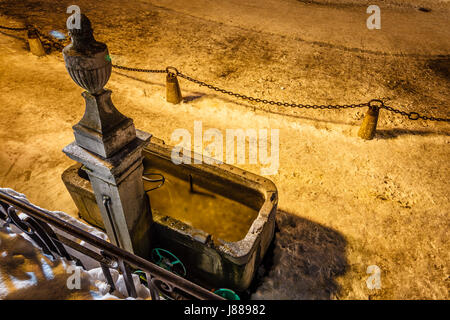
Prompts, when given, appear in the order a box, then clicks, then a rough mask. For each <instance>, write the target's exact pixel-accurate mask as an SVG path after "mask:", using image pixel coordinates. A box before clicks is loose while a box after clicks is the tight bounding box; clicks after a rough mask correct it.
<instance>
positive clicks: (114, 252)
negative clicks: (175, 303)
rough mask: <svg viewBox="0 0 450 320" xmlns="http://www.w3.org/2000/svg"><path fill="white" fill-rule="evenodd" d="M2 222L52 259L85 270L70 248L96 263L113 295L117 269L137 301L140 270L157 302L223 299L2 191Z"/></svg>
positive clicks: (0, 193) (0, 209) (0, 194)
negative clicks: (113, 272) (135, 278)
mask: <svg viewBox="0 0 450 320" xmlns="http://www.w3.org/2000/svg"><path fill="white" fill-rule="evenodd" d="M18 213H24V215H20V217H19V215H18ZM0 220H3V221H4V223H6V224H13V225H15V226H16V227H17V228H19V229H20V230H21V231H23V232H25V233H26V234H27V235H28V236H29V237H30V238H31V239H32V240H33V241H34V242H35V243H36V244H37V245H39V246H40V247H41V248H42V250H43V252H44V253H45V254H48V255H51V256H53V257H58V256H59V257H63V258H66V259H68V260H70V261H75V262H76V263H77V264H78V265H81V266H82V263H81V261H80V259H78V258H77V257H75V256H74V255H71V254H69V253H68V251H67V250H66V248H67V247H69V248H71V249H72V250H74V251H75V252H77V253H78V254H81V255H84V256H87V257H89V258H91V259H94V260H95V261H97V262H98V263H99V264H100V267H101V268H102V271H103V274H104V276H105V279H106V280H107V282H108V284H109V285H110V292H113V291H114V290H115V286H114V281H113V279H112V276H111V272H110V269H116V270H118V271H119V272H120V273H122V275H123V278H124V282H125V286H126V289H127V292H128V295H129V296H130V297H134V298H136V297H137V293H136V287H135V285H134V282H133V277H132V270H133V269H139V270H141V271H142V272H144V273H145V275H146V280H147V287H148V288H149V290H150V294H151V297H152V299H154V300H159V299H160V295H162V296H163V297H166V298H169V299H177V300H185V299H201V300H223V299H224V298H222V297H220V296H218V295H216V294H214V293H213V292H211V291H208V290H207V289H205V288H203V287H201V286H199V285H197V284H195V283H193V282H191V281H189V280H187V279H185V278H183V277H180V276H178V275H176V274H174V273H172V272H170V271H168V270H165V269H163V268H161V267H159V266H158V265H156V264H154V263H152V262H150V261H148V260H145V259H143V258H141V257H139V256H136V255H134V254H132V253H130V252H128V251H125V250H123V249H121V248H119V247H117V246H115V245H113V244H111V243H109V242H107V241H105V240H103V239H101V238H99V237H96V236H94V235H92V234H91V233H89V232H87V231H84V230H82V229H80V228H78V227H77V226H74V225H72V224H71V223H69V222H67V221H64V220H62V219H60V218H58V217H56V216H53V215H51V214H49V213H48V212H46V211H44V210H42V209H40V208H38V207H36V206H34V205H32V204H30V203H28V202H26V201H23V200H21V199H18V198H16V197H13V196H11V195H10V194H8V193H6V192H3V191H0ZM58 231H60V232H61V233H65V234H68V235H69V236H71V237H73V238H75V239H78V240H81V241H84V243H86V244H87V245H89V246H91V247H93V248H95V249H96V250H97V251H95V250H92V249H90V248H88V247H87V246H86V245H81V244H79V243H78V242H76V241H74V240H71V239H69V238H68V237H66V236H64V235H62V234H61V233H60V232H58Z"/></svg>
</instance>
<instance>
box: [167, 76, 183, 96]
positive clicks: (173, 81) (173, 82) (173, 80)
mask: <svg viewBox="0 0 450 320" xmlns="http://www.w3.org/2000/svg"><path fill="white" fill-rule="evenodd" d="M171 68H172V69H174V70H175V72H171V71H170V69H171ZM177 73H178V71H177V69H175V68H173V67H168V68H167V76H166V101H167V102H170V103H173V104H179V103H180V102H181V100H183V97H182V95H181V89H180V84H179V83H178V79H177Z"/></svg>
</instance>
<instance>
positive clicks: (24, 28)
mask: <svg viewBox="0 0 450 320" xmlns="http://www.w3.org/2000/svg"><path fill="white" fill-rule="evenodd" d="M0 29H4V30H10V31H25V30H27V29H28V28H27V27H17V28H14V27H6V26H0Z"/></svg>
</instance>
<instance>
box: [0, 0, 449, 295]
mask: <svg viewBox="0 0 450 320" xmlns="http://www.w3.org/2000/svg"><path fill="white" fill-rule="evenodd" d="M69 4H73V3H69V2H65V1H62V2H58V3H57V4H55V3H54V2H53V1H50V0H41V1H22V2H20V3H16V1H0V14H1V16H0V24H8V25H12V24H15V23H16V24H17V25H20V23H21V22H22V18H23V17H25V16H26V17H28V18H29V19H30V21H33V22H34V23H35V24H36V25H37V26H38V27H39V28H40V29H41V30H43V31H44V32H48V31H50V30H53V29H59V30H62V31H64V26H65V20H66V18H67V15H66V13H65V8H66V7H67V6H68V5H69ZM77 4H78V5H79V6H80V7H81V9H82V11H83V12H85V13H86V14H87V15H88V16H89V17H90V18H91V20H92V21H93V25H94V29H95V31H96V37H97V38H98V39H99V40H101V41H104V42H106V43H107V44H108V46H109V48H110V52H111V54H112V56H113V61H114V62H115V63H117V64H125V65H128V66H140V67H148V68H164V67H165V66H167V65H173V66H176V67H177V68H179V69H180V70H182V71H183V72H185V73H187V74H189V75H192V76H194V77H197V78H199V79H202V80H207V81H209V82H211V83H214V84H216V85H218V86H222V87H225V88H227V89H228V88H229V89H234V90H236V91H239V92H240V93H243V94H247V95H255V96H260V97H263V98H273V99H276V100H283V101H293V102H301V103H318V104H326V103H358V102H366V101H368V100H370V99H372V98H375V97H387V98H388V99H387V100H386V101H388V102H389V104H390V105H392V106H393V107H396V108H400V109H402V110H407V111H413V110H414V111H418V112H423V113H426V114H432V115H435V116H443V117H447V118H448V117H449V116H450V109H449V104H448V101H449V98H450V95H449V93H450V61H449V54H450V43H449V41H450V40H449V39H450V37H449V34H450V27H449V26H448V16H449V11H450V6H449V3H448V1H427V2H425V1H419V0H417V1H396V0H393V1H388V0H387V1H380V2H378V4H379V6H380V7H381V10H382V29H381V30H376V31H375V30H374V31H369V30H367V29H366V27H365V19H366V17H367V16H368V15H367V14H366V13H365V9H366V5H367V4H369V2H368V1H357V2H355V1H346V2H344V1H319V0H318V1H294V0H277V1H275V0H265V1H249V0H245V1H227V2H213V1H201V0H195V1H189V3H186V2H185V1H184V2H183V1H162V0H161V1H158V0H152V1H148V0H146V1H144V0H141V1H135V2H132V3H131V2H123V1H108V2H106V1H96V2H91V1H86V0H82V1H81V0H80V1H77ZM370 4H377V2H376V1H375V2H373V1H370ZM421 6H422V7H423V6H426V10H424V11H420V10H419V8H420V7H421ZM428 9H429V10H431V11H429V10H428ZM19 35H20V36H22V37H23V35H21V34H17V33H11V32H1V33H0V51H1V52H2V54H1V55H0V86H1V90H2V94H1V95H0V105H1V106H2V116H1V117H0V146H1V148H2V153H1V154H0V185H2V186H5V187H11V188H14V189H16V190H17V191H19V192H22V193H25V194H26V195H27V196H28V197H29V199H30V200H31V201H32V202H34V203H36V204H38V205H40V206H42V207H46V208H48V209H50V210H57V209H58V210H64V211H66V212H68V213H70V214H72V215H76V210H75V207H74V205H73V203H72V201H71V199H70V197H69V195H68V193H67V191H66V190H65V188H64V185H63V184H62V182H61V179H60V175H61V173H62V171H63V170H64V169H65V168H67V167H68V166H69V165H70V164H71V161H70V160H68V159H67V158H66V157H65V156H64V155H63V154H62V152H61V150H62V148H63V147H64V146H65V145H67V144H68V143H70V142H71V141H72V140H73V134H72V130H71V126H72V125H73V124H75V123H76V122H77V121H78V120H79V119H81V116H82V114H83V111H84V106H83V101H82V98H81V96H80V94H81V92H82V90H81V89H80V88H78V87H76V86H75V84H74V83H73V82H72V80H71V79H70V78H69V76H68V75H67V72H66V71H65V69H64V64H63V62H62V59H61V55H60V54H59V53H56V52H53V53H52V54H51V55H49V56H46V57H44V58H37V57H34V56H32V55H31V54H30V53H28V52H27V51H26V46H25V43H24V42H23V41H22V40H20V39H17V38H15V36H19ZM181 86H182V90H183V94H184V96H185V97H188V99H187V100H186V102H185V103H182V104H180V105H171V104H168V103H166V102H165V101H164V98H163V97H164V79H163V77H161V76H160V75H145V74H135V73H127V72H120V73H118V72H116V73H113V75H112V77H111V80H110V82H109V84H108V88H110V89H112V90H113V101H114V103H115V104H116V106H117V107H118V108H119V110H120V111H121V112H123V113H124V114H126V115H128V116H130V117H132V118H133V119H134V120H135V123H136V126H137V127H138V128H140V129H142V130H146V131H148V132H151V133H153V134H154V135H156V136H158V137H160V138H162V139H164V140H166V141H167V142H170V136H171V133H172V132H173V130H174V129H176V128H186V129H188V130H189V131H191V132H192V131H193V122H194V120H201V121H203V127H204V130H206V129H208V128H217V129H219V130H221V131H223V132H224V130H225V129H226V128H244V129H245V128H255V129H259V128H269V129H275V128H278V129H280V168H279V170H278V173H277V174H276V175H273V176H270V177H269V178H271V179H272V180H273V181H274V182H275V183H276V185H277V187H278V190H279V194H280V204H279V206H280V209H281V213H280V215H279V218H278V220H279V225H280V232H279V233H278V234H277V237H276V241H275V243H274V248H275V251H274V253H273V256H272V261H268V262H267V269H268V270H266V272H267V274H266V276H265V277H264V278H263V279H262V280H261V281H260V283H259V287H258V291H256V293H255V296H254V297H260V298H285V297H288V296H289V297H294V298H312V299H313V298H331V299H350V298H353V299H391V298H407V299H414V298H449V294H448V292H449V290H448V289H449V279H450V278H449V270H448V267H449V261H450V257H449V252H450V250H449V244H448V227H449V219H448V212H449V211H450V210H449V209H450V207H449V201H448V200H449V195H448V189H449V188H448V187H449V185H448V181H449V162H448V158H449V155H450V154H449V143H450V139H449V134H450V128H449V125H448V124H443V123H431V122H425V121H421V120H420V121H416V122H412V121H409V120H407V119H405V118H401V117H399V116H397V115H393V114H389V113H387V112H385V111H382V113H381V116H380V122H379V130H378V134H377V136H376V139H374V140H372V141H370V142H367V141H362V140H360V139H359V138H358V137H357V136H356V133H357V131H358V126H359V124H360V123H361V119H362V117H363V114H364V112H365V110H341V111H321V110H317V111H315V110H286V109H284V108H277V107H273V106H271V107H267V106H259V105H256V104H247V103H241V102H239V101H236V100H233V99H231V98H227V97H224V96H222V95H216V94H214V92H211V91H208V90H207V89H205V88H199V87H197V86H195V85H193V84H190V83H187V82H186V81H183V80H181ZM240 167H242V168H244V169H247V170H250V171H252V172H255V173H259V169H260V166H259V165H240ZM269 260H270V259H269ZM370 265H377V266H379V267H380V268H381V272H382V273H381V281H382V289H380V290H369V289H368V288H367V287H366V282H365V281H366V279H367V278H368V276H369V275H368V274H366V270H367V267H368V266H370ZM294 280H295V283H296V284H297V285H294V286H293V285H292V283H293V282H294Z"/></svg>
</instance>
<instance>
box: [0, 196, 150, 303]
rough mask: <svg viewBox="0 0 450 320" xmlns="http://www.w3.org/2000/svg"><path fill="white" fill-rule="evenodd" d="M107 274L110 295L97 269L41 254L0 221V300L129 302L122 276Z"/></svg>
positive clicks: (142, 290) (143, 295)
mask: <svg viewBox="0 0 450 320" xmlns="http://www.w3.org/2000/svg"><path fill="white" fill-rule="evenodd" d="M0 190H1V191H3V192H8V193H9V194H11V195H13V196H15V197H17V198H19V199H21V200H25V201H26V198H25V196H24V195H22V194H20V193H17V192H15V191H14V190H11V189H1V188H0ZM48 213H49V214H52V215H54V216H56V217H58V218H60V219H62V220H65V221H67V222H70V223H72V224H74V225H75V226H77V227H79V228H81V229H83V230H85V231H87V232H90V233H92V234H93V235H95V236H97V237H100V238H103V239H107V237H106V235H105V234H104V233H102V232H101V231H98V230H96V229H95V228H92V227H91V226H88V225H86V224H84V223H82V222H80V221H77V220H76V219H74V218H73V217H71V216H69V215H67V214H65V213H63V212H48ZM21 215H23V214H21ZM19 217H20V215H19ZM81 261H82V263H83V265H85V266H86V260H84V259H82V258H81ZM78 275H79V280H78V279H77V277H78ZM111 275H112V278H113V280H114V284H115V287H116V290H115V291H114V292H112V293H111V294H110V293H109V290H110V286H109V284H107V282H106V279H105V277H104V275H103V272H102V269H101V268H100V267H92V268H91V269H89V268H88V270H84V269H83V268H81V267H78V266H76V265H75V263H74V262H73V261H68V260H66V259H64V258H60V257H57V258H56V259H54V258H53V257H52V256H49V255H45V254H44V253H42V250H41V249H40V248H38V247H37V246H36V245H35V244H34V243H33V241H32V240H31V239H30V238H29V237H28V236H27V235H26V234H25V233H23V232H21V231H20V230H19V229H17V228H16V227H15V226H14V225H9V226H8V225H5V224H4V221H1V220H0V299H14V300H17V299H19V300H22V299H38V300H39V299H46V300H53V299H66V300H67V299H70V300H71V299H83V300H117V299H133V298H130V297H128V294H127V292H126V287H125V283H124V279H123V276H122V275H121V274H119V272H118V271H117V270H113V269H111ZM78 281H79V282H78ZM133 281H134V283H135V286H136V291H137V294H138V299H149V298H150V293H149V291H148V289H147V288H146V287H144V286H143V285H142V284H141V283H140V281H139V277H138V276H137V275H135V274H134V275H133ZM78 284H79V285H78Z"/></svg>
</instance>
